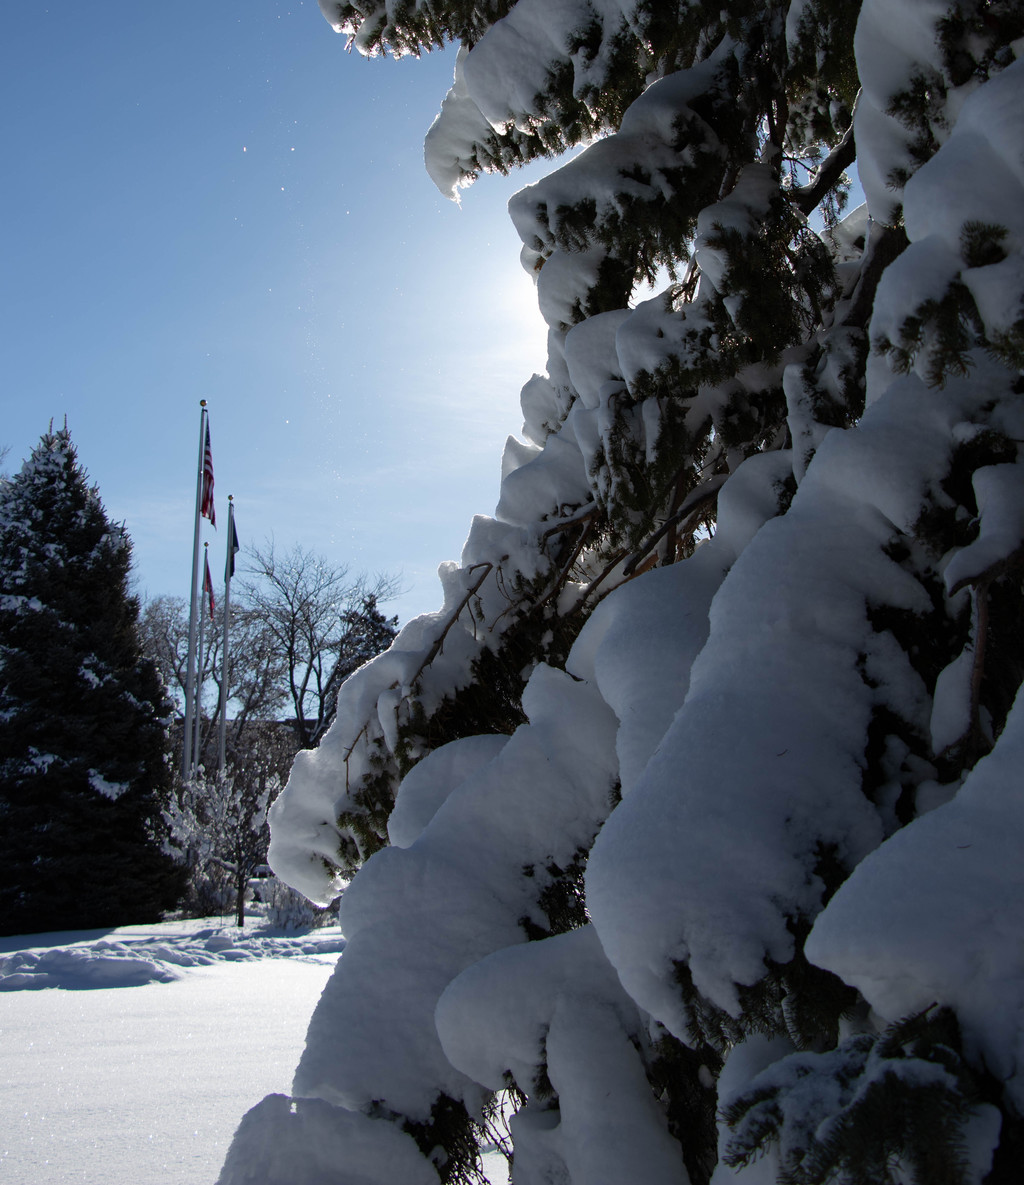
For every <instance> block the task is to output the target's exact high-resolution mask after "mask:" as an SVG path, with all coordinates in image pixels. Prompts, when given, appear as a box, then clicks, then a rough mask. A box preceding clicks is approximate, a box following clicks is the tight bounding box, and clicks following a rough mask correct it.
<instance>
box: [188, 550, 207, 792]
mask: <svg viewBox="0 0 1024 1185" xmlns="http://www.w3.org/2000/svg"><path fill="white" fill-rule="evenodd" d="M209 546H210V545H209V543H204V544H203V555H204V557H205V555H206V551H207V549H208V548H209ZM208 567H209V562H207V563H205V564H204V565H203V571H204V572H206V571H207V569H208ZM202 599H203V600H205V599H206V586H205V584H204V585H203V590H202ZM205 608H206V606H205V605H202V604H201V605H200V606H199V658H198V661H197V662H196V695H195V717H196V718H195V737H194V741H193V747H192V753H193V756H192V772H193V773H195V771H196V770H197V769H198V768H199V759H200V757H202V751H201V749H200V745H199V742H200V739H201V726H202V723H203V682H204V680H203V637H204V635H205V623H204V618H205V617H206V614H205V613H204V609H205Z"/></svg>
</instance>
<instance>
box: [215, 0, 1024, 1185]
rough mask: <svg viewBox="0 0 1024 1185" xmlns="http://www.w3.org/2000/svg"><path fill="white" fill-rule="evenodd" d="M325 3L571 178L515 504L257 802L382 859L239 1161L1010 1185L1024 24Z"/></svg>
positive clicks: (464, 1174)
mask: <svg viewBox="0 0 1024 1185" xmlns="http://www.w3.org/2000/svg"><path fill="white" fill-rule="evenodd" d="M321 7H322V9H323V10H324V12H325V15H327V17H328V19H329V20H331V21H332V23H334V25H335V26H336V27H337V28H338V29H339V30H341V31H343V32H345V33H347V34H348V35H349V37H350V38H351V39H352V41H353V42H354V44H355V45H356V46H357V47H358V48H359V49H360V50H361V51H363V52H367V53H375V52H393V53H409V52H412V53H419V52H421V51H423V50H427V49H429V48H430V47H431V46H432V45H436V44H441V43H443V42H445V41H446V40H448V39H449V38H452V37H457V38H458V39H459V40H460V41H461V42H462V49H461V52H460V54H459V57H458V63H457V67H456V75H455V81H454V85H453V87H452V90H451V91H450V93H449V95H448V97H447V98H446V99H445V101H444V103H443V105H442V108H441V112H440V114H439V116H438V118H437V120H436V121H435V123H434V125H433V127H432V128H431V129H430V132H429V133H428V136H427V149H426V156H427V167H428V169H429V171H430V173H431V176H432V177H433V178H434V180H435V181H436V182H437V184H438V185H439V187H440V188H441V189H442V190H443V191H445V192H448V193H451V194H454V193H455V191H456V190H457V188H458V187H459V186H464V185H466V184H468V183H469V182H470V181H472V180H473V179H474V178H476V177H477V176H478V175H479V174H480V173H482V172H486V171H488V170H493V169H508V168H511V167H513V166H514V165H515V164H516V163H518V162H519V161H521V160H524V159H527V158H529V157H531V156H537V155H542V154H544V153H547V152H551V151H555V150H557V149H560V148H562V147H564V146H567V145H573V144H579V145H585V147H583V150H582V151H580V152H579V153H578V154H577V155H576V156H574V157H573V158H572V159H571V160H570V161H568V163H565V164H563V165H562V166H561V167H560V168H558V169H557V170H556V171H554V172H552V173H551V174H550V175H549V176H548V177H546V178H545V179H544V180H542V181H540V182H538V183H536V184H535V185H531V186H529V187H528V188H526V189H524V190H523V191H521V192H520V193H519V194H517V195H516V197H515V198H513V200H512V202H511V203H510V213H511V216H512V219H513V221H514V223H515V225H516V228H517V230H518V232H519V234H520V237H521V238H522V241H523V253H522V259H523V262H524V264H525V266H526V267H527V268H528V270H530V271H531V273H533V274H534V275H535V277H536V283H537V293H538V301H539V305H540V309H541V312H542V314H543V316H544V317H545V319H546V321H547V323H548V325H549V329H550V332H549V338H548V341H549V353H548V360H547V373H546V374H545V375H538V376H534V377H533V378H532V379H531V380H530V381H529V382H528V383H527V384H526V386H525V387H524V388H523V394H522V407H523V413H524V425H523V430H522V437H521V439H511V440H510V441H509V444H508V446H507V448H506V451H505V456H504V460H503V466H502V473H503V478H502V486H501V494H500V498H499V502H498V505H497V508H496V510H495V513H494V515H493V517H489V518H488V517H483V516H478V517H477V518H476V519H474V521H473V526H472V528H471V531H470V534H469V538H468V540H467V543H466V546H465V549H464V552H463V555H462V559H461V563H459V564H455V563H452V564H449V565H445V566H444V567H443V568H442V570H441V580H442V585H443V591H444V605H443V607H442V609H441V611H440V612H439V613H437V614H433V615H429V616H426V617H423V618H420V619H418V620H417V621H414V622H411V623H410V624H409V625H407V626H406V627H405V628H404V629H403V630H402V632H401V633H400V634H399V636H398V638H397V639H396V640H395V642H394V643H393V644H392V646H391V648H390V649H389V651H388V652H387V653H386V654H384V655H382V656H381V657H380V658H378V659H376V660H375V661H374V662H373V663H371V664H369V665H368V666H367V667H365V668H363V669H362V670H361V671H360V672H358V673H357V674H356V675H355V676H354V677H353V678H352V679H350V680H349V681H348V682H347V683H346V684H345V685H344V687H343V688H342V691H341V695H340V697H339V706H338V714H337V719H336V722H335V724H334V726H333V728H332V729H331V731H330V732H329V733H328V734H327V736H326V737H325V738H324V740H323V742H322V743H321V745H320V747H319V749H318V750H317V751H316V752H315V753H309V754H302V755H300V757H299V759H298V761H297V762H296V765H295V767H294V769H293V773H292V777H291V780H290V782H289V785H288V786H287V787H286V789H285V792H284V793H283V794H282V796H281V797H280V798H279V799H278V801H277V803H276V804H275V806H274V808H273V809H272V812H271V827H272V843H271V863H272V864H273V865H274V867H275V869H276V871H277V872H278V874H279V875H281V876H282V877H283V878H284V879H286V880H288V881H289V882H290V883H292V884H294V885H295V886H296V887H299V888H301V889H302V890H303V891H305V892H306V893H307V894H309V895H310V896H311V897H313V898H314V899H320V900H327V899H329V898H330V897H331V896H333V895H334V894H336V893H337V892H339V891H340V889H341V888H343V887H344V885H345V883H346V881H347V879H348V877H349V876H350V875H351V874H352V872H353V871H354V870H355V869H356V868H359V871H358V875H356V877H355V879H354V880H353V881H352V883H351V885H350V886H349V887H348V888H347V889H346V890H345V893H344V896H343V898H342V903H341V915H340V916H341V924H342V927H343V929H344V931H345V933H346V935H347V936H348V938H349V945H348V947H347V949H346V952H345V955H344V957H343V958H342V960H341V962H340V963H339V967H338V970H337V971H336V973H335V975H334V977H333V979H332V981H331V982H330V983H329V985H328V987H327V989H326V991H325V993H324V996H323V998H322V1000H321V1002H320V1005H319V1007H318V1009H317V1012H316V1013H315V1015H314V1018H313V1020H312V1023H311V1026H310V1031H309V1037H308V1041H307V1045H306V1051H305V1054H304V1055H303V1058H302V1061H301V1062H300V1065H299V1068H298V1071H297V1074H296V1078H295V1083H294V1096H295V1097H294V1098H293V1099H292V1100H291V1101H290V1102H289V1101H288V1100H281V1099H279V1098H273V1099H268V1100H266V1101H265V1102H264V1103H262V1104H260V1105H258V1106H257V1107H256V1108H255V1109H254V1110H253V1111H252V1112H251V1113H250V1115H249V1116H247V1118H246V1120H245V1122H244V1123H243V1126H242V1128H241V1129H240V1130H239V1134H238V1136H237V1138H236V1142H235V1146H234V1148H233V1149H232V1152H231V1154H230V1155H229V1158H228V1161H227V1164H226V1166H225V1170H224V1174H223V1177H222V1181H223V1182H224V1183H225V1185H236V1182H237V1183H240V1182H242V1181H246V1182H251V1181H259V1182H264V1183H266V1185H269V1183H270V1182H275V1183H276V1182H278V1181H281V1182H283V1181H286V1180H287V1181H289V1182H292V1185H294V1183H295V1182H297V1181H301V1182H303V1185H305V1183H306V1182H313V1181H316V1182H318V1183H319V1182H327V1181H337V1182H339V1183H341V1182H348V1181H356V1180H358V1181H360V1182H363V1181H366V1182H374V1183H377V1182H379V1183H380V1185H384V1183H385V1182H393V1181H396V1180H402V1181H407V1182H416V1183H419V1182H421V1181H422V1182H429V1183H430V1185H436V1183H437V1182H443V1183H444V1185H448V1183H449V1182H468V1181H475V1180H478V1179H479V1172H480V1164H479V1161H478V1160H477V1159H476V1149H477V1148H479V1147H480V1146H481V1145H482V1144H484V1143H485V1142H487V1141H488V1140H489V1139H490V1138H491V1137H490V1135H488V1132H489V1131H490V1129H491V1127H492V1125H493V1122H494V1119H495V1116H503V1117H505V1118H506V1119H507V1120H508V1127H509V1139H508V1141H507V1143H510V1145H511V1147H512V1148H513V1149H514V1159H513V1164H512V1179H513V1181H514V1182H515V1185H635V1183H636V1182H643V1183H644V1185H709V1183H711V1185H726V1183H727V1182H731V1181H739V1182H741V1183H742V1185H769V1183H771V1182H775V1181H779V1182H783V1183H786V1182H789V1183H796V1182H799V1183H800V1185H827V1183H828V1182H837V1183H841V1185H910V1183H913V1185H934V1182H938V1181H941V1182H943V1183H944V1185H979V1183H980V1182H982V1181H985V1182H987V1183H988V1185H997V1183H999V1185H1002V1183H1009V1182H1016V1181H1018V1180H1019V1179H1020V1178H1021V1173H1022V1168H1024V1157H1022V1148H1024V1140H1022V1133H1024V1125H1022V1116H1024V1070H1022V1067H1024V1037H1022V1032H1024V1028H1022V1020H1021V1018H1022V1017H1024V954H1022V952H1024V943H1022V942H1021V936H1022V932H1021V918H1022V917H1024V878H1022V876H1021V874H1020V867H1021V865H1020V859H1019V852H1020V849H1021V846H1022V844H1024V812H1022V810H1021V806H1020V795H1019V785H1020V772H1019V771H1020V762H1021V761H1022V760H1024V696H1022V695H1021V694H1020V687H1021V683H1022V679H1024V641H1022V636H1021V631H1020V624H1019V623H1020V621H1021V619H1022V613H1024V588H1022V567H1021V564H1022V559H1024V461H1022V456H1021V450H1022V447H1024V377H1022V373H1021V363H1022V355H1021V350H1020V344H1021V341H1022V334H1024V216H1022V210H1024V62H1021V61H1020V58H1021V56H1022V51H1024V12H1022V9H1021V5H1020V4H1019V2H1018V0H862V2H861V3H858V2H857V0H729V2H727V3H714V4H708V3H704V2H703V0H638V2H634V0H517V2H516V3H514V4H494V5H486V4H473V3H468V2H462V0H457V2H449V0H421V2H417V3H411V4H410V3H406V2H405V0H401V2H394V3H392V2H391V0H321ZM855 161H856V164H857V168H858V172H859V177H860V181H861V183H862V185H863V188H864V192H865V195H866V199H867V200H866V203H865V204H864V205H863V206H861V207H859V208H858V209H855V210H853V211H851V212H848V213H847V212H845V211H844V203H845V197H846V191H847V180H846V178H845V170H846V169H847V168H850V167H851V166H852V165H853V164H854V162H855ZM645 284H650V285H651V287H649V288H646V287H644V285H645ZM385 845H390V846H385ZM381 849H382V850H381ZM360 866H361V867H360Z"/></svg>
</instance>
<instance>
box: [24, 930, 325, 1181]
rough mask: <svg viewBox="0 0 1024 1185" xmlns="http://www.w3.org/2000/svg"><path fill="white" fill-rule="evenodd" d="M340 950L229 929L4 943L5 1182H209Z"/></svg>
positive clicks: (283, 1064) (266, 1088) (297, 1043)
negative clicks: (243, 1117) (241, 934)
mask: <svg viewBox="0 0 1024 1185" xmlns="http://www.w3.org/2000/svg"><path fill="white" fill-rule="evenodd" d="M343 946H344V939H343V938H342V937H341V936H340V934H339V933H338V931H337V929H336V928H335V929H327V930H319V931H314V932H312V933H310V934H307V935H302V936H299V937H295V936H287V937H286V936H281V934H280V932H274V931H267V930H263V929H260V928H258V926H257V927H248V926H247V927H246V930H245V931H244V937H240V936H238V931H237V930H236V929H235V928H234V926H233V925H231V924H229V923H228V922H227V920H226V919H225V920H224V921H223V922H222V919H219V918H217V919H206V920H201V921H186V922H170V923H164V924H162V925H159V926H131V927H124V928H122V929H119V930H114V931H88V932H83V933H67V934H37V935H30V936H27V937H20V938H0V1182H2V1185H59V1183H63V1182H80V1183H82V1185H156V1183H157V1182H160V1183H161V1185H212V1183H213V1182H214V1181H216V1179H217V1174H218V1173H219V1171H220V1166H221V1163H222V1162H223V1159H224V1154H225V1152H226V1150H227V1146H228V1143H229V1142H230V1140H231V1137H232V1135H233V1134H234V1130H235V1128H236V1126H237V1124H238V1121H239V1119H240V1118H241V1117H242V1115H243V1114H244V1113H245V1112H246V1111H247V1110H248V1109H249V1108H250V1107H251V1106H253V1105H254V1104H255V1103H257V1102H258V1101H259V1100H260V1099H261V1098H263V1096H264V1095H266V1094H269V1093H271V1092H274V1091H279V1092H284V1093H287V1092H288V1091H289V1088H290V1085H291V1078H292V1073H293V1071H294V1069H295V1066H296V1063H297V1062H298V1060H299V1055H300V1054H301V1052H302V1048H303V1042H304V1038H305V1034H306V1027H307V1025H308V1023H309V1017H310V1014H311V1013H312V1011H313V1008H314V1006H315V1005H316V1002H317V1000H318V999H319V996H320V992H321V991H322V989H323V986H324V984H325V983H326V981H327V978H328V976H329V975H330V972H331V969H332V967H333V966H334V963H335V962H336V960H337V957H338V952H339V951H340V950H341V949H342V948H343Z"/></svg>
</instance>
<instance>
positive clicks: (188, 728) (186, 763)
mask: <svg viewBox="0 0 1024 1185" xmlns="http://www.w3.org/2000/svg"><path fill="white" fill-rule="evenodd" d="M199 406H200V408H201V409H202V410H201V411H200V413H199V464H198V467H197V470H196V525H195V537H194V539H193V542H192V595H191V598H190V602H189V611H188V663H187V665H186V668H185V671H186V673H185V734H184V738H183V744H182V753H181V776H182V779H183V780H184V781H188V779H189V778H190V777H191V776H192V767H193V764H194V762H193V753H194V748H193V741H192V721H193V718H194V716H195V694H196V683H195V658H196V601H197V594H196V584H197V583H198V580H199V525H200V520H199V515H200V510H201V509H202V502H203V454H204V450H205V447H206V416H207V411H206V400H205V399H200V400H199Z"/></svg>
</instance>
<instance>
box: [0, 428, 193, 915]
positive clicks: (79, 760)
mask: <svg viewBox="0 0 1024 1185" xmlns="http://www.w3.org/2000/svg"><path fill="white" fill-rule="evenodd" d="M130 566H131V543H130V540H129V538H128V536H127V534H126V533H125V531H124V528H123V527H120V526H117V525H116V524H113V523H111V522H110V521H109V519H108V518H107V516H106V513H105V512H104V509H103V505H102V503H101V501H100V497H99V492H98V490H97V489H96V487H95V486H90V485H89V483H88V478H87V476H86V474H85V472H84V470H83V469H82V467H81V465H79V463H78V460H77V457H76V452H75V448H74V445H73V444H72V442H71V436H70V433H69V432H68V429H67V427H66V426H65V427H64V428H60V429H58V430H57V431H53V430H52V427H51V430H50V431H48V432H46V433H45V434H44V435H43V437H42V439H41V440H40V442H39V444H38V445H37V446H36V447H35V449H34V450H33V451H32V455H31V456H30V457H29V459H28V460H27V461H26V462H25V463H24V465H23V466H22V468H21V470H20V472H19V473H17V474H16V475H15V476H14V477H13V478H11V479H10V481H7V482H5V483H4V484H3V486H2V487H0V933H5V934H17V933H31V932H35V931H45V930H54V929H78V928H83V927H92V926H113V925H120V924H123V923H126V922H144V921H151V920H155V919H158V918H159V917H160V915H161V913H162V912H163V911H164V910H166V909H169V908H171V907H172V906H173V905H174V903H175V901H176V899H177V895H178V892H179V887H180V886H179V881H180V876H179V871H178V868H177V866H176V865H175V864H174V862H173V861H172V860H171V858H170V857H169V856H168V855H167V854H166V853H165V852H164V850H163V837H164V824H163V819H162V815H161V810H162V808H163V807H164V806H165V804H166V801H167V795H168V793H169V788H170V768H169V766H168V764H167V761H166V760H165V750H166V733H165V726H166V716H167V713H168V710H169V709H168V705H167V703H166V701H165V698H164V694H163V690H162V686H161V683H160V680H159V677H158V676H157V673H156V669H155V667H154V666H153V664H152V662H151V661H149V660H148V659H146V658H144V657H143V655H142V650H141V645H140V640H139V635H138V628H137V624H138V613H139V606H138V602H137V601H136V599H135V598H134V597H133V596H131V595H130V592H129V574H130Z"/></svg>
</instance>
